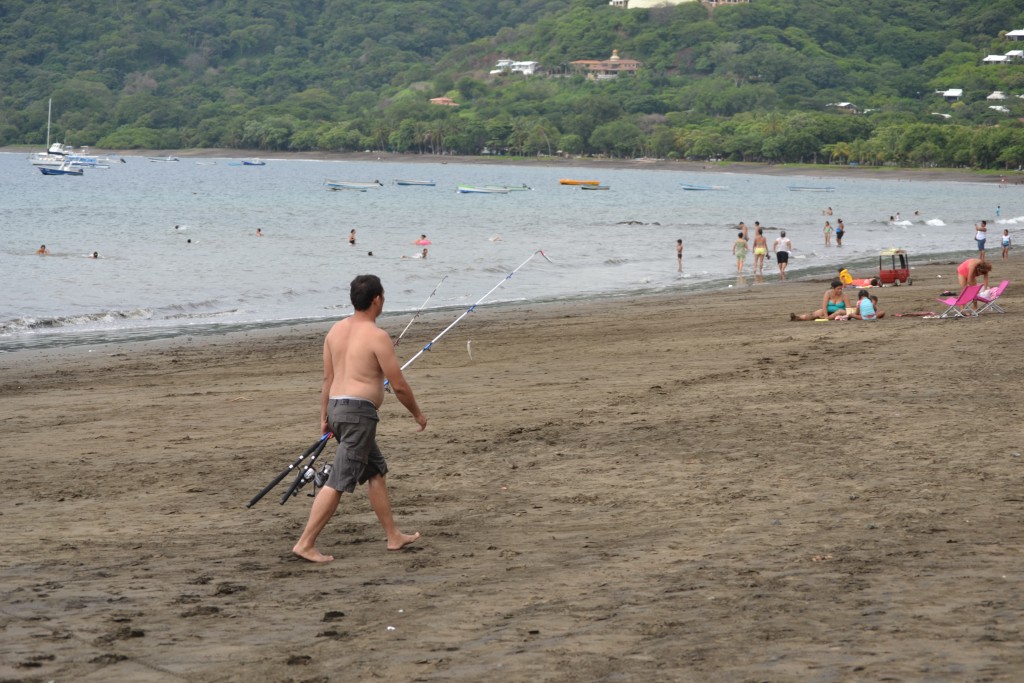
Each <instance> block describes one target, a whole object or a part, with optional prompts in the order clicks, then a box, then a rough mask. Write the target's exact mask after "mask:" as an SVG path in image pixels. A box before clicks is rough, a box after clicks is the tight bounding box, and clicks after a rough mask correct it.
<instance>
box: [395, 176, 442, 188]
mask: <svg viewBox="0 0 1024 683" xmlns="http://www.w3.org/2000/svg"><path fill="white" fill-rule="evenodd" d="M393 182H394V183H395V185H418V186H422V187H434V185H436V184H437V183H435V182H434V181H433V180H409V179H408V178H395V179H394V181H393Z"/></svg>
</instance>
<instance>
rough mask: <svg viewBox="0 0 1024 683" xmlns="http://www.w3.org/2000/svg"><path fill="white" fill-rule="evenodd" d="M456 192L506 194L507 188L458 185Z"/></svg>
mask: <svg viewBox="0 0 1024 683" xmlns="http://www.w3.org/2000/svg"><path fill="white" fill-rule="evenodd" d="M458 192H460V193H462V194H508V193H509V190H508V188H504V187H473V186H471V185H459V188H458Z"/></svg>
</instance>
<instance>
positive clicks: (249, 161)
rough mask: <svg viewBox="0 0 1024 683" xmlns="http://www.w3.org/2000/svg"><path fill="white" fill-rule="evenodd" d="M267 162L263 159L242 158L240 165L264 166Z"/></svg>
mask: <svg viewBox="0 0 1024 683" xmlns="http://www.w3.org/2000/svg"><path fill="white" fill-rule="evenodd" d="M266 165H267V162H265V161H263V159H244V160H242V166H266Z"/></svg>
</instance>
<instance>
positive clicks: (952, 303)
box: [936, 285, 984, 318]
mask: <svg viewBox="0 0 1024 683" xmlns="http://www.w3.org/2000/svg"><path fill="white" fill-rule="evenodd" d="M983 286H984V285H967V286H966V287H964V291H962V292H960V295H959V296H952V297H946V298H944V299H936V301H938V302H939V303H940V304H942V305H944V306H946V307H947V308H946V310H944V311H943V312H942V314H941V315H939V317H940V318H966V317H968V316H975V315H977V313H976V312H975V311H973V310H972V309H970V308H968V306H970V304H971V302H972V301H974V299H975V298H976V297H977V296H978V292H980V291H981V288H982V287H983Z"/></svg>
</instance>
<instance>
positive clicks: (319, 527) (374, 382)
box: [292, 275, 427, 562]
mask: <svg viewBox="0 0 1024 683" xmlns="http://www.w3.org/2000/svg"><path fill="white" fill-rule="evenodd" d="M349 296H350V298H351V299H352V306H353V307H355V309H356V310H355V313H353V314H352V316H351V317H349V318H345V319H344V320H341V321H340V322H337V323H335V324H334V326H333V327H332V328H331V329H330V331H329V332H328V333H327V337H326V339H324V383H323V389H322V397H321V406H320V432H321V433H322V434H325V433H327V432H328V431H330V432H332V433H333V434H334V435H335V437H336V438H337V439H338V452H337V454H336V455H335V456H334V464H333V467H332V468H331V473H330V476H329V477H328V479H327V483H326V484H325V485H324V487H323V488H322V489H320V492H319V493H317V495H316V498H315V499H314V500H313V508H312V509H311V510H310V512H309V521H308V522H306V528H305V530H304V531H303V532H302V536H301V537H300V538H299V541H298V543H296V544H295V547H294V548H292V552H293V553H295V554H296V555H298V556H299V557H301V558H303V559H305V560H309V561H310V562H330V561H331V560H333V559H334V557H333V556H331V555H324V554H323V553H321V552H320V551H319V550H317V548H316V539H317V537H318V536H319V535H320V532H321V531H323V529H324V527H325V526H326V525H327V522H328V521H329V520H330V519H331V517H332V516H333V515H334V512H335V510H337V509H338V503H339V502H340V500H341V494H342V493H344V492H346V491H347V492H348V493H352V492H353V491H355V488H356V484H362V483H364V482H365V483H366V488H367V492H368V494H369V496H370V505H371V506H372V507H373V511H374V513H375V514H376V515H377V520H378V521H379V522H380V524H381V526H382V527H384V533H385V534H387V538H388V550H400V549H402V548H404V547H405V546H407V545H409V544H410V543H412V542H413V541H415V540H416V539H418V538H419V537H420V535H419V534H418V533H414V534H404V533H402V532H401V531H399V530H398V527H397V526H396V525H395V520H394V517H392V514H391V502H390V501H389V500H388V490H387V485H386V483H385V481H384V475H386V474H387V472H388V466H387V463H386V462H385V461H384V456H382V455H381V452H380V449H379V448H377V439H376V436H377V421H378V419H379V418H378V417H377V408H378V407H380V404H381V403H382V402H383V401H384V380H385V379H387V380H388V382H389V383H390V385H391V389H392V391H394V392H395V396H397V397H398V400H399V401H400V402H401V403H402V405H403V406H405V408H406V409H407V410H408V411H409V412H410V413H411V414H412V416H413V419H415V420H416V423H417V424H418V425H419V429H418V430H417V431H423V430H424V429H426V427H427V416H426V415H424V414H423V412H422V411H421V410H420V407H419V405H417V404H416V399H415V397H414V396H413V393H412V388H411V387H410V386H409V384H408V382H406V380H405V377H404V376H403V375H402V369H401V367H399V364H398V357H397V356H395V347H394V345H393V344H392V343H391V337H389V336H388V333H387V332H385V331H384V330H382V329H381V328H379V327H377V317H378V316H379V315H380V314H381V311H382V310H383V309H384V287H383V286H382V285H381V283H380V278H378V277H377V276H376V275H359V276H357V277H356V278H355V279H354V280H352V284H351V286H350V293H349Z"/></svg>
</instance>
